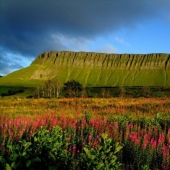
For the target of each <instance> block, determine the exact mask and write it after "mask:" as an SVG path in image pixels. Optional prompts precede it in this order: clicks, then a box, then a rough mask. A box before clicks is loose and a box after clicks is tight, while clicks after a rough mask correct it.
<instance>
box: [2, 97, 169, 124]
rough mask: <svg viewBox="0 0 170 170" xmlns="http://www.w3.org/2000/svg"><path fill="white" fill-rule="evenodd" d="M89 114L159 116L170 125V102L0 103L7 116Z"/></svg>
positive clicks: (7, 101) (92, 100) (26, 101)
mask: <svg viewBox="0 0 170 170" xmlns="http://www.w3.org/2000/svg"><path fill="white" fill-rule="evenodd" d="M85 110H88V111H90V112H91V113H92V116H99V115H100V116H101V117H105V116H109V117H110V118H112V117H120V116H124V115H129V116H130V117H133V118H134V119H137V118H140V117H141V118H142V117H147V118H150V119H151V118H153V117H155V115H156V113H160V115H161V117H162V118H163V119H165V120H169V121H170V99H169V98H167V99H164V98H138V99H135V98H110V99H106V98H94V99H88V98H68V99H66V98H63V99H0V114H4V115H6V116H12V117H13V116H14V117H15V116H17V115H20V114H22V115H36V114H45V113H47V112H54V113H56V114H57V115H61V114H65V115H68V116H71V117H74V116H75V115H77V114H81V113H83V112H84V111H85Z"/></svg>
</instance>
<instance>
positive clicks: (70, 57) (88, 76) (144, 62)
mask: <svg viewBox="0 0 170 170" xmlns="http://www.w3.org/2000/svg"><path fill="white" fill-rule="evenodd" d="M56 55H58V56H57V58H56ZM48 57H49V58H48ZM167 59H168V54H148V55H137V54H134V55H133V54H124V55H120V54H112V55H108V54H97V53H85V52H84V53H83V52H82V53H74V52H72V53H71V52H60V53H57V52H51V53H49V55H48V53H45V54H44V56H43V58H41V57H39V58H38V59H36V60H35V62H33V64H31V65H30V66H28V67H26V68H23V69H21V70H18V71H15V72H13V73H11V74H9V75H8V76H4V77H2V78H0V85H22V86H38V85H39V83H40V82H41V81H44V80H46V79H48V78H53V77H58V78H59V79H60V80H61V81H62V82H66V81H68V80H72V79H76V80H77V81H79V82H80V83H82V84H84V85H87V84H90V85H91V86H108V87H113V86H167V87H168V86H170V78H169V77H170V71H169V68H168V67H167V68H165V63H166V61H167Z"/></svg>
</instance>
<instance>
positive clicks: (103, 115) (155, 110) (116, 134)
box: [0, 97, 170, 170]
mask: <svg viewBox="0 0 170 170" xmlns="http://www.w3.org/2000/svg"><path fill="white" fill-rule="evenodd" d="M68 167H69V169H77V170H79V169H89V170H91V169H101V170H104V169H116V170H118V169H124V170H126V169H129V170H136V169H138V170H149V169H150V170H158V169H159V170H168V169H170V98H122V97H117V98H61V99H43V98H41V99H25V98H3V99H0V169H8V170H10V169H37V168H38V169H61V168H62V169H68Z"/></svg>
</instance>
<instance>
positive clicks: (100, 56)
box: [32, 51, 170, 69]
mask: <svg viewBox="0 0 170 170" xmlns="http://www.w3.org/2000/svg"><path fill="white" fill-rule="evenodd" d="M43 63H49V64H53V65H56V66H73V67H100V68H108V69H109V68H110V69H113V68H118V69H170V54H104V53H88V52H64V51H63V52H45V53H43V54H40V55H39V56H38V57H37V58H36V59H35V60H34V61H33V63H32V64H43Z"/></svg>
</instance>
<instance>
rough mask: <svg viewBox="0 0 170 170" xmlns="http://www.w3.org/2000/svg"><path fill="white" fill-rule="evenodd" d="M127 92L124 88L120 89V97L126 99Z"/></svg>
mask: <svg viewBox="0 0 170 170" xmlns="http://www.w3.org/2000/svg"><path fill="white" fill-rule="evenodd" d="M125 93H126V90H125V88H124V87H123V86H121V87H119V97H124V96H125Z"/></svg>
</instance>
